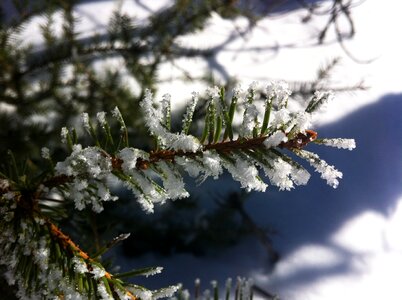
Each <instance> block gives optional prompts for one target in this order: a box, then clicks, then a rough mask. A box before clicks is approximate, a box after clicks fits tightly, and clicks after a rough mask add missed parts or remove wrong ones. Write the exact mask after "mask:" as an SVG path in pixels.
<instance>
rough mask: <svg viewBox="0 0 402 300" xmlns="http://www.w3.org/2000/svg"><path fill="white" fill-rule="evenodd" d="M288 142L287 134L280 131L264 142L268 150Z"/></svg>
mask: <svg viewBox="0 0 402 300" xmlns="http://www.w3.org/2000/svg"><path fill="white" fill-rule="evenodd" d="M287 140H288V138H287V136H286V134H285V133H284V132H282V131H280V130H278V131H275V133H273V134H272V135H271V136H269V137H268V138H267V139H266V140H265V141H264V146H265V147H267V148H272V147H276V146H278V145H279V144H280V143H282V142H286V141H287Z"/></svg>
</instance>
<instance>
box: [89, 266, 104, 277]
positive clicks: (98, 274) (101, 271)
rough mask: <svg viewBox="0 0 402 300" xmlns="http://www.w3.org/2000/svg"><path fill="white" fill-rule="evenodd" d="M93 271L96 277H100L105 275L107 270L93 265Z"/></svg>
mask: <svg viewBox="0 0 402 300" xmlns="http://www.w3.org/2000/svg"><path fill="white" fill-rule="evenodd" d="M91 273H92V274H93V275H94V278H95V279H99V278H101V277H103V276H105V274H106V271H105V270H104V269H103V268H100V267H98V266H94V265H93V266H92V270H91Z"/></svg>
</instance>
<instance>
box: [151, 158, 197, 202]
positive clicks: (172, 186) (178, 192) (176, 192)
mask: <svg viewBox="0 0 402 300" xmlns="http://www.w3.org/2000/svg"><path fill="white" fill-rule="evenodd" d="M158 167H159V168H160V169H161V171H162V173H163V175H164V176H163V178H162V179H163V187H164V188H165V190H166V192H167V195H168V197H169V198H170V199H173V200H174V199H181V198H186V197H188V196H190V195H189V193H188V192H187V191H186V190H185V189H184V182H183V178H182V177H181V175H180V174H179V173H177V172H175V169H174V168H172V167H171V166H169V165H168V164H167V163H166V162H164V161H163V162H159V163H158Z"/></svg>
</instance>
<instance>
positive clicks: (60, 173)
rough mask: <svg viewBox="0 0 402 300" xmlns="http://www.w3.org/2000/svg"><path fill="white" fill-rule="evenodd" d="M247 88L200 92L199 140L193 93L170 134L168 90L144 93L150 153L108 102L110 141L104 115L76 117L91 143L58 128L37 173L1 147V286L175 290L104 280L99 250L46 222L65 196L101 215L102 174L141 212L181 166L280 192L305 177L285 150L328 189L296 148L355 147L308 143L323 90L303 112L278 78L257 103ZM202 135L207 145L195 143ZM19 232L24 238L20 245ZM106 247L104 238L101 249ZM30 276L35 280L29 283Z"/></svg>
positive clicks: (163, 194)
mask: <svg viewBox="0 0 402 300" xmlns="http://www.w3.org/2000/svg"><path fill="white" fill-rule="evenodd" d="M256 89H257V84H256V83H253V84H252V85H251V86H250V87H249V88H248V90H247V91H246V92H245V93H242V92H241V91H240V90H239V89H236V90H235V91H234V93H233V96H232V99H231V101H230V103H226V100H225V97H224V95H225V91H224V90H222V89H219V88H217V87H214V88H212V89H209V90H208V94H209V99H208V100H207V101H208V102H207V105H206V110H207V112H206V117H205V124H204V131H203V132H202V135H201V137H200V138H197V137H196V136H193V135H190V134H189V133H188V132H189V131H190V127H191V123H192V118H193V112H194V110H195V107H196V105H197V99H198V96H197V94H193V100H192V102H191V103H190V104H189V106H188V108H187V111H186V114H185V116H184V118H183V122H182V125H183V126H182V127H183V128H182V130H181V132H179V133H177V132H172V129H171V125H170V103H169V101H170V96H169V95H164V96H163V99H162V102H161V103H155V102H154V98H153V96H152V93H151V92H150V91H146V92H145V96H144V99H143V101H142V102H141V104H140V105H141V108H142V113H143V115H144V117H145V125H146V127H147V129H148V130H149V133H150V135H151V136H152V137H154V138H155V140H156V141H157V142H158V143H157V147H156V148H155V149H154V150H153V151H149V152H146V151H144V150H141V149H136V148H132V147H130V146H129V137H128V130H127V127H126V123H125V121H124V119H123V116H122V115H121V113H120V111H119V109H118V108H117V107H116V108H115V109H114V110H113V111H112V116H113V119H112V120H114V122H115V123H117V125H118V126H119V127H120V128H119V139H116V138H115V137H113V136H112V132H111V128H112V126H111V125H110V124H109V121H108V119H107V118H106V113H105V112H99V113H98V114H97V116H96V117H97V123H93V122H92V120H91V118H90V117H89V115H88V114H87V113H83V114H82V115H81V121H82V125H83V129H84V131H85V132H86V133H87V134H88V135H89V136H90V137H91V138H92V140H93V144H94V145H95V146H89V147H83V146H82V145H81V144H79V143H78V137H77V134H76V131H75V130H74V129H71V130H69V129H67V128H65V127H64V128H62V131H61V138H62V142H63V143H64V144H65V145H66V146H67V148H68V149H69V150H70V151H71V154H70V156H68V157H67V158H66V159H65V160H64V161H60V162H57V163H56V164H54V162H53V161H52V158H51V155H50V150H49V149H47V148H43V149H42V151H41V152H42V156H43V158H45V159H46V160H48V162H49V165H50V166H52V169H51V170H49V171H48V172H45V173H42V174H40V175H39V176H38V175H35V176H32V178H31V177H30V176H28V175H29V174H30V172H28V171H29V170H28V169H27V168H26V164H23V165H22V166H20V164H19V163H18V162H17V161H16V160H15V158H14V156H13V155H12V153H11V152H10V162H11V163H10V166H9V168H8V171H7V172H5V173H1V174H0V175H1V177H3V179H2V182H1V184H0V192H1V193H0V196H1V198H0V215H1V216H2V219H1V221H0V227H1V228H4V229H5V230H4V231H3V232H0V245H1V246H2V247H3V248H4V249H6V251H5V254H4V258H2V259H0V264H1V265H4V266H6V267H7V268H8V273H7V274H8V275H6V279H7V280H8V282H9V284H10V285H13V284H16V286H17V288H18V291H19V292H18V293H20V294H21V295H23V296H24V297H25V295H28V296H29V297H30V296H36V295H40V294H41V293H51V294H54V295H56V296H60V295H65V296H67V295H70V294H71V293H72V294H73V295H75V294H74V293H79V294H80V295H86V296H88V297H89V298H91V295H95V294H96V295H99V296H100V297H101V298H102V299H114V298H117V299H137V297H139V298H141V299H145V300H146V299H150V297H153V295H154V297H156V298H157V297H159V296H160V295H170V294H172V293H174V292H175V291H176V290H177V288H178V287H169V288H167V289H162V290H158V291H153V292H152V291H149V290H147V289H146V288H144V287H140V286H137V285H127V284H125V283H124V282H122V281H121V280H120V279H119V278H118V277H125V276H126V275H137V274H147V272H148V271H147V270H148V269H142V270H136V271H130V272H128V273H125V274H120V275H118V276H113V274H111V273H109V272H107V271H106V270H105V268H104V267H103V266H102V265H101V264H100V263H99V262H98V261H97V260H96V259H95V258H96V257H98V256H99V255H100V253H102V252H103V251H104V250H105V249H99V250H101V252H98V253H96V254H95V256H94V257H91V256H90V255H88V254H87V253H86V252H84V251H83V250H82V249H81V248H80V247H79V246H78V245H77V244H76V243H75V242H73V241H72V240H71V239H70V237H69V236H68V235H66V234H65V233H63V232H62V231H61V230H60V229H59V228H58V227H57V226H56V225H55V222H54V221H52V217H53V215H52V214H51V213H50V212H56V215H58V216H60V215H61V214H62V213H61V212H59V213H57V211H58V210H60V209H62V208H63V205H65V204H67V203H69V202H70V201H69V200H71V201H72V202H74V206H75V208H76V209H77V210H83V209H84V208H86V207H88V206H90V207H91V208H92V210H93V211H94V212H95V213H99V212H101V211H102V210H103V209H104V207H103V203H105V202H108V201H116V200H117V199H118V198H117V197H116V196H113V195H111V192H110V190H109V187H108V183H109V179H110V178H112V177H114V178H115V179H118V180H119V181H120V182H121V183H122V184H123V185H124V186H125V187H126V188H128V189H129V190H131V191H132V192H133V194H134V195H135V197H136V200H137V201H138V202H139V203H140V204H141V206H142V208H143V209H144V211H146V212H148V213H149V212H152V211H153V208H154V205H155V204H156V203H164V202H165V201H166V200H168V199H180V198H184V197H188V196H189V193H188V192H187V191H186V189H185V184H184V179H183V173H184V172H186V173H188V174H189V175H190V176H192V177H198V179H199V180H200V181H203V180H205V179H206V178H207V177H213V178H214V179H217V178H218V177H219V176H220V175H221V174H222V173H223V168H225V169H226V170H227V171H228V172H229V173H230V174H231V175H232V177H233V179H234V180H236V181H239V182H240V184H241V187H242V188H244V189H246V190H247V191H251V190H257V191H265V189H266V187H267V184H266V183H265V182H264V181H263V180H262V179H261V177H260V175H259V169H260V170H263V172H264V173H265V175H266V177H268V179H269V181H270V182H271V184H273V185H276V186H278V188H279V189H280V190H290V189H291V188H293V187H294V185H305V184H306V183H307V181H308V180H309V177H310V174H309V173H308V172H307V171H306V170H305V169H304V167H302V166H301V165H300V164H299V163H297V162H295V161H294V160H293V159H292V158H291V157H290V156H287V155H286V154H284V153H283V151H284V150H286V151H289V152H291V153H294V154H295V155H296V156H299V157H301V158H302V159H305V160H306V161H307V162H308V163H309V164H310V165H311V166H312V167H314V168H315V170H316V171H317V172H319V173H320V174H321V177H322V178H323V179H324V180H326V181H327V183H328V184H329V185H331V186H332V187H334V188H336V187H337V186H338V184H339V181H338V178H341V177H342V173H341V172H339V171H338V170H336V169H335V168H334V167H333V166H331V165H328V164H327V163H326V162H325V161H323V160H321V159H320V158H319V157H318V155H316V154H315V153H312V152H309V151H306V150H305V149H304V148H305V147H307V146H308V145H309V144H310V143H311V142H315V143H317V144H322V145H327V146H333V147H337V148H342V149H349V150H351V149H353V148H354V147H355V142H354V140H351V139H317V133H316V132H315V131H313V130H311V129H309V128H311V127H310V126H312V125H311V117H312V114H313V113H315V112H317V111H318V110H319V108H320V107H321V106H323V105H324V104H325V103H326V102H327V101H328V100H329V99H330V98H332V95H331V94H330V93H319V92H317V93H315V95H314V96H313V97H312V98H311V100H310V101H309V103H308V104H307V105H306V107H305V109H304V110H301V111H299V112H290V111H289V110H288V109H287V105H288V102H289V96H290V94H291V92H290V90H289V89H288V87H287V85H286V84H285V83H283V82H280V83H269V84H268V85H267V87H266V93H265V95H266V99H260V98H259V97H260V95H262V94H261V93H257V90H256ZM243 94H244V95H243ZM258 101H260V102H263V105H265V107H264V109H263V112H261V113H260V112H259V110H258V109H257V105H256V103H257V102H258ZM240 105H241V106H242V107H243V120H242V122H241V124H240V128H239V130H238V131H235V130H234V128H235V126H233V119H234V118H233V114H234V112H235V111H236V107H238V106H240ZM271 115H272V116H271ZM260 124H262V126H261V125H260ZM202 140H203V141H207V140H208V141H207V142H205V143H202V142H201V141H202ZM53 166H54V167H53ZM31 173H32V172H31ZM158 178H159V179H158ZM53 193H56V195H58V197H60V198H61V199H63V200H64V201H59V202H57V201H56V202H54V201H48V200H47V199H49V198H50V199H52V198H51V197H50V196H49V194H53ZM63 202H64V203H63ZM240 213H241V215H242V217H243V218H244V219H245V220H246V221H247V222H248V223H249V224H251V226H252V227H253V228H254V230H255V231H256V232H257V233H258V234H259V235H260V237H261V238H262V232H261V231H260V230H259V229H258V228H256V227H255V226H253V225H252V223H250V219H249V217H248V215H247V214H245V212H244V211H242V210H241V209H240ZM27 236H29V238H30V239H32V237H33V238H34V239H33V240H32V241H31V242H29V243H27V244H26V243H25V239H26V238H27ZM17 237H18V238H17ZM21 239H22V240H21ZM264 240H265V239H264ZM113 244H114V243H110V244H109V247H111V246H112V245H113ZM267 245H269V244H267ZM106 248H107V247H106ZM30 254H32V255H33V257H34V259H33V260H31V261H30V260H28V259H27V255H30ZM17 257H22V259H21V258H20V260H19V261H20V262H19V263H15V262H16V261H17ZM54 272H56V273H57V272H58V273H57V274H59V275H57V276H58V280H59V281H60V280H61V281H62V282H64V283H63V284H64V285H60V286H57V287H54V286H52V285H51V283H50V282H51V280H53V279H52V278H51V276H50V274H53V273H54ZM156 273H158V272H156ZM38 278H44V279H41V280H42V281H38ZM35 282H37V284H36V285H35V284H33V283H35ZM241 282H242V283H238V284H239V289H238V292H239V293H240V291H243V290H244V289H243V287H241V286H242V285H243V284H245V283H244V282H243V281H241ZM38 284H39V285H38ZM246 285H247V288H246V289H245V290H250V286H249V284H248V283H247V284H246ZM71 288H72V289H73V292H72V291H71ZM240 298H241V296H240ZM246 298H248V296H247V297H246Z"/></svg>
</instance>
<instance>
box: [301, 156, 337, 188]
mask: <svg viewBox="0 0 402 300" xmlns="http://www.w3.org/2000/svg"><path fill="white" fill-rule="evenodd" d="M296 153H297V154H298V155H299V156H301V157H302V158H304V159H306V160H307V161H308V162H309V163H310V165H311V166H313V167H314V168H315V170H316V171H317V172H318V173H320V174H321V178H322V179H324V180H326V181H327V184H328V185H330V186H332V187H333V188H334V189H336V188H337V187H338V185H339V181H338V178H342V176H343V174H342V172H340V171H338V170H337V169H335V167H334V166H331V165H328V164H327V162H326V161H324V160H322V159H320V157H319V156H318V155H317V154H315V153H312V152H309V151H306V150H300V151H297V152H296Z"/></svg>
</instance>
